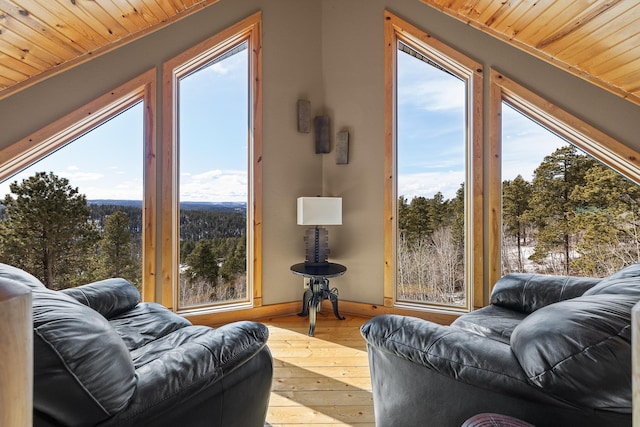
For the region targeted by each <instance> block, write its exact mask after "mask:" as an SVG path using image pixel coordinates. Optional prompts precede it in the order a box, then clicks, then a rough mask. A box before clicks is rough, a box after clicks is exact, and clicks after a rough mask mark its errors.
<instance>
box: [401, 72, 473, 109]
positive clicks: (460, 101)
mask: <svg viewBox="0 0 640 427" xmlns="http://www.w3.org/2000/svg"><path fill="white" fill-rule="evenodd" d="M463 90H464V86H462V89H461V82H460V81H457V80H456V79H454V78H452V77H450V78H443V79H431V80H426V81H425V80H422V81H416V82H415V83H413V84H411V85H408V87H407V86H404V87H403V88H402V89H401V90H400V91H399V92H398V102H400V103H403V104H405V103H406V104H408V105H412V106H414V107H416V108H420V109H421V110H424V111H452V110H459V109H463V108H464V107H465V98H464V92H463Z"/></svg>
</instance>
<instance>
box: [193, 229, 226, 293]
mask: <svg viewBox="0 0 640 427" xmlns="http://www.w3.org/2000/svg"><path fill="white" fill-rule="evenodd" d="M218 257H219V254H218V252H217V250H216V247H215V245H214V243H213V241H212V240H209V239H203V240H200V241H198V243H196V246H195V247H194V248H193V251H191V253H190V254H189V255H188V256H187V259H186V260H185V263H186V264H187V266H188V268H187V270H186V273H187V276H188V281H189V282H190V283H194V282H195V281H197V280H203V281H205V282H206V283H207V284H209V285H210V286H216V285H217V284H218V273H219V270H220V267H219V266H218Z"/></svg>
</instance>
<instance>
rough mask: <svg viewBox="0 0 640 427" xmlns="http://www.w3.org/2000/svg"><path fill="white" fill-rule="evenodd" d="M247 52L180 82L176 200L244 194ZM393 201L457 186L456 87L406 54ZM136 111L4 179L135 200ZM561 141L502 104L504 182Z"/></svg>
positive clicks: (459, 108)
mask: <svg viewBox="0 0 640 427" xmlns="http://www.w3.org/2000/svg"><path fill="white" fill-rule="evenodd" d="M247 60H248V54H247V50H244V51H241V52H239V53H237V54H235V55H233V56H231V57H228V58H226V59H224V60H223V61H220V62H218V63H216V64H213V65H211V66H209V67H207V68H204V69H202V70H200V71H198V72H196V73H193V74H191V75H189V76H187V77H185V78H183V79H182V80H181V83H180V99H181V102H180V105H181V107H180V108H181V110H180V112H179V116H180V135H179V136H180V145H181V154H180V199H181V200H182V201H199V202H205V201H208V202H222V201H225V202H229V201H239V202H245V201H246V198H247V135H248V134H247V117H248V116H247V115H248V111H249V107H248V85H247V75H246V70H247ZM398 61H399V66H398V82H399V86H398V139H399V141H400V148H399V150H398V195H404V196H405V197H408V198H409V199H411V198H413V197H415V196H418V195H420V196H425V197H433V195H434V194H435V193H436V192H438V191H440V192H442V193H443V195H444V196H445V198H452V197H454V196H455V192H456V191H457V190H458V188H459V187H460V184H461V183H462V182H463V181H464V163H463V160H462V159H463V154H464V145H463V141H464V135H463V129H464V123H465V122H464V108H465V107H464V105H463V99H464V96H463V93H464V83H463V82H462V81H461V80H459V79H457V78H455V77H453V76H450V75H448V74H446V73H444V72H442V71H440V70H437V69H436V68H434V67H432V66H430V65H428V64H426V63H424V62H422V61H420V60H418V59H416V58H414V57H411V56H409V55H407V54H404V53H400V54H399V55H398ZM142 138H143V129H142V105H141V104H138V105H136V106H134V107H132V108H130V109H129V110H127V111H125V112H123V113H122V114H120V115H119V116H117V117H115V118H114V119H112V120H111V121H109V122H107V123H105V124H103V125H102V126H100V127H98V128H96V129H94V130H93V131H91V132H89V133H88V134H86V135H84V136H83V137H81V138H79V139H78V140H76V141H75V142H74V143H72V144H69V145H67V146H66V147H63V148H62V149H60V150H59V151H58V152H57V153H53V154H51V155H50V156H48V157H47V158H45V159H43V160H42V161H40V162H38V163H37V164H35V165H33V166H31V167H29V168H28V169H26V170H25V171H23V172H21V173H20V174H18V175H16V176H14V177H13V178H11V179H9V180H7V181H5V182H4V183H0V197H2V196H3V195H4V194H7V193H8V192H9V182H12V181H14V180H18V181H21V180H22V179H24V178H26V177H28V176H31V175H33V174H34V173H35V172H36V171H46V172H48V171H54V172H55V173H56V174H58V175H59V176H64V177H66V178H68V179H69V181H70V183H71V185H72V186H74V187H78V188H79V189H80V191H81V192H82V193H84V194H86V195H87V198H88V199H133V200H140V199H141V197H142V191H143V178H142V164H143V160H142V159H143V152H142ZM564 144H566V143H565V142H564V141H563V140H561V139H560V138H558V137H556V136H555V135H553V134H552V133H550V132H548V131H547V130H545V129H544V128H542V127H541V126H539V125H537V124H536V123H534V122H532V121H531V120H529V119H527V118H525V117H524V116H522V115H521V114H519V113H517V112H516V111H515V110H513V109H511V108H510V107H507V106H505V107H504V108H503V154H502V156H503V179H513V178H515V177H516V176H517V175H518V174H521V175H522V176H523V177H524V178H525V179H527V180H531V179H532V176H533V171H534V169H535V168H536V167H537V166H538V165H539V164H540V162H541V161H542V160H543V158H544V156H546V155H548V154H551V153H552V152H553V151H554V150H555V149H556V148H557V147H559V146H560V145H564Z"/></svg>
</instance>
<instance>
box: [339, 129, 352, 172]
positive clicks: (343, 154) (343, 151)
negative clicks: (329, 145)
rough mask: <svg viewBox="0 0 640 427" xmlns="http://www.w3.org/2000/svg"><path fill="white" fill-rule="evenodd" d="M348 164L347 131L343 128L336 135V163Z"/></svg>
mask: <svg viewBox="0 0 640 427" xmlns="http://www.w3.org/2000/svg"><path fill="white" fill-rule="evenodd" d="M346 164H349V131H347V130H343V131H340V132H338V134H337V135H336V165H346Z"/></svg>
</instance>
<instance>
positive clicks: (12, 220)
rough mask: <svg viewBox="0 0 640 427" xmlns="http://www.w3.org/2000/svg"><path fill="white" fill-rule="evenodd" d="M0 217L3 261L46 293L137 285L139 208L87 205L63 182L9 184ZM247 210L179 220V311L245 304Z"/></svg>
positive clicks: (202, 211)
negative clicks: (117, 280) (100, 283)
mask: <svg viewBox="0 0 640 427" xmlns="http://www.w3.org/2000/svg"><path fill="white" fill-rule="evenodd" d="M10 191H11V193H9V194H7V195H5V196H4V199H3V200H2V209H1V210H0V262H3V263H6V264H10V265H13V266H16V267H19V268H22V269H24V270H25V271H28V272H29V273H31V274H33V275H34V276H36V277H37V278H38V279H40V280H41V281H42V282H43V283H44V284H45V286H47V287H48V288H51V289H64V288H69V287H74V286H79V285H82V284H85V283H90V282H93V281H96V280H101V279H105V278H109V277H123V278H125V279H127V280H129V281H130V282H131V283H133V284H134V285H136V286H137V287H138V288H139V289H140V287H141V283H142V271H141V266H142V231H143V215H142V208H141V203H140V202H126V201H124V202H123V203H121V204H118V202H113V201H109V202H108V203H107V202H106V201H105V202H104V203H102V201H97V202H95V203H90V202H88V201H87V199H86V197H85V196H84V195H83V194H81V193H80V192H79V190H78V188H74V187H72V186H71V185H70V183H69V181H68V180H67V179H66V178H61V177H58V176H56V175H55V174H53V173H45V172H38V173H36V174H35V175H33V176H31V177H29V178H27V179H25V180H23V181H22V182H20V183H18V182H17V181H15V182H13V183H11V184H10ZM245 230H246V213H245V209H230V208H228V207H221V208H220V209H216V208H215V207H212V206H211V205H207V206H204V205H202V206H200V205H198V204H195V205H194V206H192V207H191V209H182V210H181V214H180V235H181V242H180V259H181V267H180V284H181V286H180V288H181V289H180V302H181V303H182V304H181V305H182V306H186V305H193V304H203V303H211V302H220V301H227V300H229V299H241V298H245V297H246V238H245V234H246V233H245Z"/></svg>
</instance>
